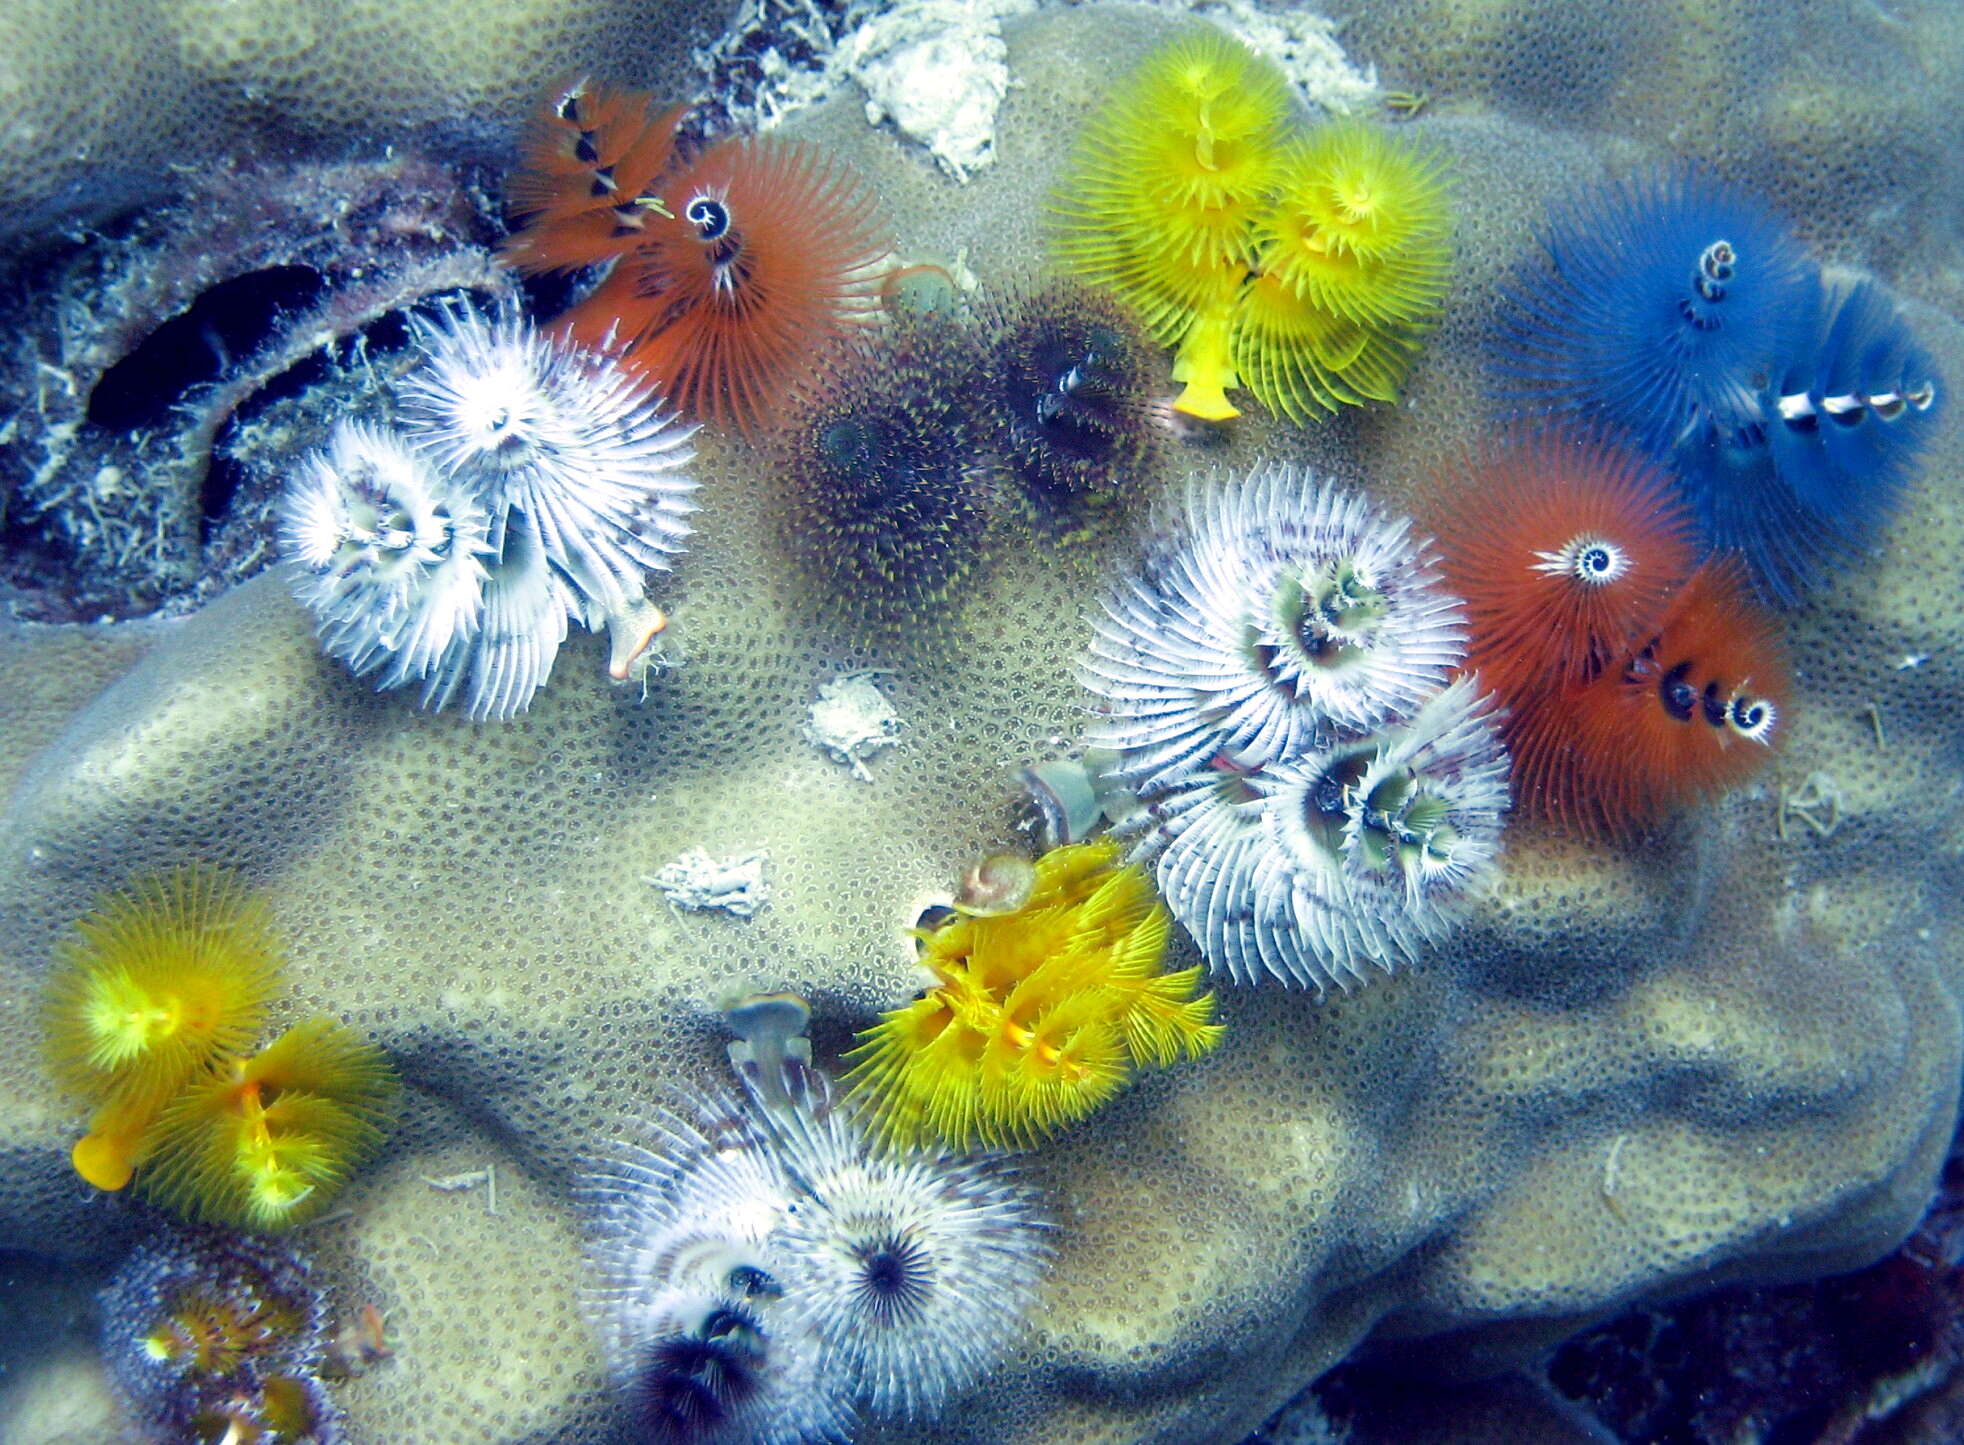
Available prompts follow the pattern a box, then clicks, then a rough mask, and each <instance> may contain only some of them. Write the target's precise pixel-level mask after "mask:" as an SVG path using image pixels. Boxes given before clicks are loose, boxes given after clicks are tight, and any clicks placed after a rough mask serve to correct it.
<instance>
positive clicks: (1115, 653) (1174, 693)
mask: <svg viewBox="0 0 1964 1445" xmlns="http://www.w3.org/2000/svg"><path fill="white" fill-rule="evenodd" d="M1092 625H1093V629H1094V635H1093V639H1092V644H1091V648H1090V651H1089V654H1088V655H1087V657H1086V658H1085V661H1084V663H1083V667H1082V676H1083V679H1084V683H1085V686H1086V687H1088V688H1089V689H1091V691H1092V692H1094V693H1095V694H1097V696H1098V699H1099V707H1100V716H1099V717H1098V719H1097V720H1096V722H1095V723H1094V724H1093V725H1092V727H1091V729H1090V738H1091V741H1092V743H1093V745H1094V746H1097V747H1101V748H1108V749H1110V750H1112V751H1113V752H1115V753H1117V754H1118V761H1117V763H1116V769H1117V771H1118V772H1120V773H1121V774H1123V775H1124V776H1126V777H1127V778H1129V779H1131V780H1133V781H1135V782H1136V783H1137V784H1138V785H1139V786H1141V787H1151V786H1153V785H1155V784H1159V783H1164V782H1167V781H1170V780H1173V779H1177V778H1179V777H1180V776H1182V775H1183V774H1185V773H1186V772H1188V771H1189V770H1191V769H1192V768H1194V767H1195V766H1197V765H1199V764H1202V763H1205V762H1206V761H1207V760H1208V759H1209V758H1211V757H1213V756H1214V755H1216V754H1220V755H1223V756H1225V757H1226V758H1227V759H1229V760H1231V761H1232V762H1233V763H1234V764H1235V765H1237V766H1247V767H1257V766H1260V765H1262V764H1264V763H1267V762H1271V761H1274V760H1275V759H1277V758H1282V757H1287V756H1293V755H1295V754H1298V753H1301V752H1303V751H1304V750H1306V749H1307V748H1309V747H1312V746H1315V745H1316V744H1318V743H1320V742H1323V741H1327V740H1329V739H1331V738H1333V737H1336V736H1337V735H1339V734H1341V733H1345V732H1366V731H1369V730H1370V729H1372V728H1374V727H1376V726H1378V725H1379V724H1381V723H1383V722H1386V721H1388V720H1391V719H1395V718H1402V717H1405V716H1408V715H1409V714H1410V713H1412V712H1413V711H1414V710H1415V709H1416V708H1417V707H1418V705H1419V704H1420V703H1421V702H1423V701H1424V700H1425V699H1426V698H1427V697H1428V696H1430V695H1431V694H1432V693H1434V692H1436V691H1437V690H1438V689H1439V687H1440V686H1441V685H1443V684H1444V682H1445V681H1446V679H1447V677H1448V676H1449V675H1450V674H1451V672H1452V670H1453V668H1454V667H1456V666H1457V665H1458V663H1459V661H1460V657H1461V653H1462V650H1463V647H1464V642H1465V637H1466V630H1465V623H1464V618H1463V614H1462V611H1461V608H1460V604H1459V602H1458V600H1457V599H1456V598H1454V597H1453V596H1452V595H1451V594H1450V593H1448V592H1446V591H1445V590H1444V588H1443V587H1442V586H1441V584H1440V579H1439V571H1438V566H1437V563H1436V560H1435V557H1434V554H1433V552H1432V550H1431V547H1430V544H1429V543H1427V542H1426V541H1424V540H1423V539H1421V538H1419V537H1416V536H1414V535H1413V532H1412V526H1411V523H1410V521H1409V520H1407V519H1405V518H1402V517H1396V516H1392V515H1389V514H1387V513H1384V512H1382V511H1380V510H1379V509H1378V508H1377V507H1375V506H1373V505H1372V504H1371V503H1370V502H1369V501H1368V500H1366V499H1365V498H1364V497H1363V496H1362V495H1360V494H1358V493H1355V492H1351V491H1347V490H1345V489H1344V488H1341V487H1339V486H1337V485H1336V484H1335V483H1333V482H1328V481H1321V480H1318V479H1317V478H1315V477H1314V476H1312V475H1311V474H1309V473H1307V472H1305V471H1303V470H1302V469H1300V468H1297V467H1294V466H1291V465H1288V464H1286V463H1270V464H1266V465H1263V466H1260V467H1257V468H1256V469H1255V470H1253V471H1252V472H1250V473H1248V474H1247V475H1245V476H1239V477H1235V476H1214V477H1210V478H1206V479H1203V480H1200V481H1196V482H1194V483H1192V484H1190V485H1189V487H1188V490H1187V494H1186V498H1185V502H1184V505H1183V506H1180V507H1176V508H1169V509H1167V510H1166V511H1165V512H1164V513H1163V514H1162V516H1161V517H1160V518H1159V519H1158V520H1157V522H1156V524H1155V527H1154V532H1153V535H1152V537H1151V538H1150V539H1149V541H1148V543H1147V545H1146V551H1145V556H1144V558H1143V560H1142V561H1141V562H1140V563H1139V564H1138V565H1137V566H1136V567H1135V568H1133V569H1130V570H1129V571H1128V572H1127V573H1126V575H1125V576H1124V577H1123V578H1122V579H1121V580H1120V581H1119V582H1118V583H1117V584H1116V585H1115V586H1113V587H1112V588H1111V589H1110V590H1109V591H1108V592H1107V593H1106V595H1105V596H1104V598H1103V599H1102V602H1101V605H1100V611H1099V612H1098V614H1096V615H1095V616H1094V617H1093V619H1092Z"/></svg>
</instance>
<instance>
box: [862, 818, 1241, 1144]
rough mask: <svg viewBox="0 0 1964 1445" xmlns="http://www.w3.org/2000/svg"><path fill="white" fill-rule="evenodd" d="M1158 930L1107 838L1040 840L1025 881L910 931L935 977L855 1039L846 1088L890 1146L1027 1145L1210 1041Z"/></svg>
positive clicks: (1131, 872) (1201, 1007) (1202, 1000)
mask: <svg viewBox="0 0 1964 1445" xmlns="http://www.w3.org/2000/svg"><path fill="white" fill-rule="evenodd" d="M1011 905H1013V906H1011ZM1167 930H1168V920H1167V917H1166V911H1165V909H1164V908H1162V907H1161V906H1160V904H1159V901H1158V900H1157V899H1156V898H1155V897H1154V896H1153V891H1152V884H1151V882H1150V881H1148V879H1147V878H1146V875H1145V872H1144V870H1142V869H1140V868H1138V867H1136V866H1132V865H1127V864H1121V863H1120V862H1119V858H1118V845H1117V844H1116V843H1115V842H1113V841H1111V840H1110V839H1101V840H1099V841H1097V842H1091V843H1074V844H1068V845H1066V846H1064V847H1062V848H1054V849H1052V850H1051V851H1050V852H1048V853H1046V854H1044V855H1043V856H1042V857H1041V858H1039V859H1037V860H1036V868H1035V873H1034V876H1033V877H1031V878H1030V879H1029V880H1028V892H1027V893H1024V892H1022V890H1021V889H1018V890H1017V896H1016V898H1014V899H1004V900H998V901H997V902H995V903H993V904H991V905H989V906H988V907H987V911H977V910H976V909H975V908H973V907H971V908H968V909H966V910H963V909H961V908H960V907H958V908H957V910H956V911H955V912H954V913H953V914H952V915H951V916H950V917H948V918H946V919H945V920H943V921H941V922H940V923H939V924H938V925H936V926H935V927H932V928H928V929H924V930H922V931H921V932H920V934H919V939H920V944H921V961H922V962H923V963H924V964H925V965H926V967H927V969H928V971H929V972H930V973H931V974H932V975H933V977H934V983H933V985H932V986H931V987H929V988H928V989H927V991H926V992H924V993H923V994H922V995H921V996H920V997H919V998H918V999H916V1000H915V1001H914V1002H912V1003H910V1004H907V1005H904V1006H903V1007H901V1008H897V1009H894V1010H891V1011H890V1012H888V1013H887V1014H886V1015H885V1016H884V1017H883V1018H882V1019H881V1020H880V1022H879V1023H878V1024H876V1025H874V1026H873V1027H872V1028H871V1029H868V1030H866V1031H865V1032H864V1033H863V1034H862V1035H861V1036H860V1037H861V1041H860V1044H859V1047H858V1048H857V1049H855V1050H854V1051H853V1053H852V1054H851V1055H850V1057H851V1059H852V1061H853V1067H852V1071H851V1073H849V1074H848V1075H847V1077H846V1083H847V1085H848V1086H849V1088H850V1091H851V1092H850V1095H849V1098H850V1099H851V1101H852V1103H853V1104H854V1105H855V1107H857V1108H859V1109H860V1110H862V1111H863V1112H864V1113H866V1114H867V1115H868V1116H869V1117H870V1118H871V1120H872V1122H873V1127H874V1129H875V1131H876V1132H877V1133H878V1134H879V1136H880V1137H881V1138H882V1139H883V1140H885V1141H887V1142H888V1143H890V1144H893V1145H897V1146H912V1145H921V1144H930V1143H937V1142H940V1143H946V1144H947V1145H949V1146H951V1147H953V1148H955V1149H966V1148H968V1147H969V1146H970V1145H971V1144H977V1143H979V1144H982V1145H986V1146H989V1147H992V1148H1000V1147H1005V1146H1028V1145H1030V1144H1032V1143H1034V1142H1036V1141H1037V1140H1040V1139H1042V1138H1044V1137H1045V1136H1046V1135H1049V1134H1052V1133H1055V1132H1056V1131H1057V1130H1058V1129H1060V1128H1062V1127H1064V1126H1065V1125H1067V1124H1070V1123H1073V1122H1075V1121H1076V1120H1078V1119H1082V1118H1083V1117H1085V1116H1086V1115H1087V1114H1089V1113H1091V1112H1092V1111H1093V1110H1094V1109H1096V1108H1097V1107H1098V1106H1099V1105H1100V1104H1102V1103H1104V1102H1105V1101H1106V1100H1108V1099H1110V1098H1111V1097H1112V1096H1113V1095H1114V1094H1116V1093H1118V1091H1119V1090H1120V1089H1121V1088H1123V1087H1124V1086H1125V1083H1126V1080H1127V1079H1128V1078H1129V1077H1130V1075H1131V1074H1132V1072H1133V1071H1134V1070H1135V1069H1138V1068H1141V1067H1144V1066H1145V1065H1148V1064H1159V1065H1165V1064H1172V1063H1175V1062H1177V1061H1178V1060H1180V1059H1183V1058H1187V1059H1190V1058H1196V1057H1198V1056H1199V1055H1201V1054H1204V1053H1206V1052H1208V1051H1209V1050H1210V1049H1212V1048H1213V1047H1214V1046H1215V1045H1216V1044H1218V1043H1219V1042H1220V1037H1221V1026H1220V1025H1219V1024H1216V1023H1215V1022H1214V1021H1213V1020H1214V1000H1213V996H1212V995H1211V994H1206V993H1200V992H1197V984H1198V980H1199V970H1197V969H1182V970H1180V971H1178V972H1175V973H1162V972H1161V971H1160V959H1161V956H1162V954H1163V953H1164V952H1165V949H1166V937H1167Z"/></svg>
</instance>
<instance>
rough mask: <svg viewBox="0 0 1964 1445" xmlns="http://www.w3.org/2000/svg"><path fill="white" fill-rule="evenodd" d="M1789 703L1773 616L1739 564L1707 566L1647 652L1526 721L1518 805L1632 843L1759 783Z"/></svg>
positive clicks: (1553, 697)
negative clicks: (1751, 593)
mask: <svg viewBox="0 0 1964 1445" xmlns="http://www.w3.org/2000/svg"><path fill="white" fill-rule="evenodd" d="M1789 695H1790V684H1789V681H1788V676H1787V668H1786V663H1785V660H1784V658H1783V656H1782V654H1781V650H1780V646H1779V643H1778V640H1777V636H1776V629H1775V626H1774V623H1773V621H1772V619H1770V618H1769V617H1768V616H1767V615H1766V614H1764V613H1763V612H1761V611H1760V610H1759V609H1758V608H1756V607H1755V606H1753V605H1752V604H1751V603H1750V602H1749V601H1747V600H1746V590H1745V581H1744V576H1743V574H1742V573H1741V572H1740V570H1739V568H1738V566H1737V565H1736V564H1735V563H1732V562H1720V563H1709V564H1707V565H1706V566H1704V567H1702V568H1700V569H1699V570H1698V571H1697V572H1696V573H1694V574H1693V575H1692V578H1691V580H1690V581H1688V582H1687V583H1685V585H1684V587H1683V588H1682V589H1680V590H1679V591H1678V593H1677V594H1676V595H1675V597H1673V599H1672V601H1671V604H1670V607H1669V610H1668V611H1667V613H1666V614H1665V617H1664V620H1663V622H1662V623H1661V624H1660V625H1659V627H1658V630H1657V633H1656V635H1655V636H1654V637H1653V638H1651V639H1650V640H1649V641H1648V643H1647V644H1646V645H1645V646H1644V647H1642V648H1641V649H1639V650H1638V651H1637V652H1635V653H1633V654H1632V655H1630V656H1629V657H1627V658H1625V659H1623V660H1622V661H1620V662H1618V663H1614V664H1612V665H1611V666H1609V667H1607V668H1606V669H1604V671H1603V672H1602V674H1601V675H1600V676H1598V677H1596V678H1595V679H1594V680H1592V681H1590V682H1586V683H1583V684H1581V685H1580V686H1576V687H1571V688H1567V689H1562V690H1558V691H1553V692H1550V693H1547V694H1546V695H1544V696H1542V697H1540V698H1539V699H1537V700H1535V701H1533V702H1532V703H1531V704H1529V705H1528V706H1527V707H1526V708H1524V709H1523V710H1522V711H1521V712H1519V713H1517V714H1516V716H1515V718H1514V720H1513V727H1512V735H1511V737H1510V739H1509V746H1510V748H1511V749H1512V751H1513V754H1514V786H1515V796H1516V799H1517V802H1518V803H1519V804H1521V805H1522V806H1525V807H1528V808H1530V809H1533V810H1534V811H1537V812H1540V813H1543V814H1545V815H1547V816H1550V817H1553V818H1556V819H1558V820H1560V821H1562V822H1564V823H1567V824H1569V825H1570V826H1572V827H1574V828H1576V829H1578V830H1579V831H1581V832H1582V833H1584V834H1585V835H1587V836H1589V837H1591V838H1601V837H1621V836H1628V835H1629V834H1632V833H1634V832H1637V831H1639V830H1640V829H1642V828H1645V827H1648V826H1650V825H1651V824H1654V823H1656V822H1658V821H1660V820H1662V819H1663V818H1665V817H1668V816H1669V815H1670V814H1671V813H1673V812H1675V811H1676V810H1678V809H1679V808H1681V807H1683V806H1684V805H1686V804H1687V803H1690V802H1693V801H1696V800H1697V799H1700V798H1705V797H1710V796H1713V795H1716V794H1719V793H1722V792H1725V791H1726V790H1728V789H1730V788H1734V787H1737V786H1738V785H1739V784H1740V783H1742V782H1744V781H1745V780H1746V779H1747V778H1748V777H1750V776H1751V775H1752V774H1753V773H1754V772H1755V771H1756V770H1757V769H1758V768H1759V767H1760V765H1761V764H1762V763H1763V762H1764V761H1765V760H1766V758H1767V756H1768V754H1769V753H1770V751H1771V749H1772V747H1773V746H1774V745H1776V744H1777V743H1778V742H1779V740H1780V738H1781V737H1782V736H1783V735H1784V732H1785V726H1786V718H1785V709H1786V707H1787V701H1788V697H1789Z"/></svg>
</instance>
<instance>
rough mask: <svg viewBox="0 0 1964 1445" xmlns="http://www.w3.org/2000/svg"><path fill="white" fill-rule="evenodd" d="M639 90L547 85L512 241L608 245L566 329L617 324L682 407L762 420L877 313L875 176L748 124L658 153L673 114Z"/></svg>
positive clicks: (735, 422)
mask: <svg viewBox="0 0 1964 1445" xmlns="http://www.w3.org/2000/svg"><path fill="white" fill-rule="evenodd" d="M648 106H649V99H648V97H646V96H644V95H639V94H635V93H632V92H619V91H612V90H607V89H604V88H596V87H593V86H590V85H587V84H585V83H582V84H580V85H577V86H574V87H573V88H571V89H569V90H566V91H562V92H560V93H559V94H557V95H555V96H554V97H553V99H552V101H551V103H550V105H549V106H548V110H547V114H546V116H545V117H544V118H543V119H542V120H541V121H540V122H539V125H540V133H541V138H540V139H539V140H538V141H536V142H535V144H534V146H533V147H532V149H531V151H530V152H529V167H528V169H527V170H525V171H523V172H522V173H521V174H520V175H519V177H518V178H517V179H515V180H514V182H513V201H514V207H515V209H516V210H517V211H518V212H519V216H520V219H521V221H522V223H523V224H522V225H521V227H520V229H519V230H518V232H517V233H516V234H515V235H514V237H513V238H512V240H511V241H510V243H509V244H508V245H507V247H506V257H507V259H509V260H510V261H511V262H512V263H513V264H514V265H515V266H517V267H519V268H520V269H521V270H564V269H571V268H575V267H578V266H583V265H587V264H591V263H594V262H598V261H611V262H612V263H613V267H612V270H611V271H609V273H608V274H607V276H606V278H605V279H604V280H602V281H601V283H600V284H599V285H598V286H596V287H595V288H594V289H593V291H592V292H591V294H589V295H588V296H587V297H586V298H585V299H584V300H583V301H581V302H580V303H579V304H578V305H576V306H575V307H574V308H573V309H572V310H571V312H569V313H568V318H567V322H568V326H569V329H570V331H571V334H572V335H573V336H575V337H577V338H579V339H580V340H582V341H584V342H586V343H587V344H589V345H593V346H598V347H611V346H612V345H613V344H614V343H615V342H616V340H618V341H619V342H620V344H621V345H622V347H623V348H624V350H623V360H624V361H625V363H626V364H627V365H629V366H630V367H632V368H633V369H634V370H635V371H637V372H639V373H641V374H643V375H647V376H651V377H653V378H656V379H658V380H659V382H660V384H661V385H662V387H663V388H664V390H665V391H666V392H667V393H668V395H669V396H671V397H672V398H673V399H674V400H675V402H676V404H677V405H678V406H680V407H681V408H682V409H683V410H684V411H685V412H687V413H688V414H689V415H691V416H694V417H698V418H700V419H702V420H705V421H708V422H711V423H712V424H714V425H716V426H718V427H734V428H736V429H738V430H740V431H742V432H745V433H747V434H750V435H753V436H755V435H759V434H761V433H762V432H763V431H764V430H766V429H767V428H766V424H767V422H768V421H769V420H770V418H771V416H772V413H773V412H774V411H775V409H776V407H777V406H778V404H779V403H780V402H781V401H782V400H783V399H784V397H785V395H786V393H787V391H788V390H789V388H790V387H791V385H792V384H793V383H794V382H795V381H797V380H798V379H799V375H800V373H801V371H802V369H803V368H804V367H806V366H808V365H810V364H811V363H813V362H814V361H817V360H818V359H820V358H821V357H822V356H823V355H824V354H825V353H826V352H827V351H828V350H829V349H831V348H832V347H834V346H836V345H837V344H839V343H840V342H841V341H842V340H843V339H844V338H845V337H846V336H848V335H849V334H850V333H851V332H853V331H854V330H856V329H858V328H859V327H861V326H864V325H865V324H867V323H868V322H870V321H872V320H873V319H874V318H875V316H876V314H877V300H878V285H879V280H880V266H881V263H882V262H883V261H885V260H886V258H887V256H888V254H889V253H890V251H891V249H892V245H891V242H890V240H889V239H888V236H887V233H886V230H885V227H884V224H883V222H882V221H881V220H880V218H879V215H878V211H877V207H876V204H875V201H874V198H873V195H872V192H871V191H870V190H869V189H868V188H867V187H866V186H865V184H864V183H863V182H861V181H860V180H858V179H857V178H856V177H855V176H853V175H852V174H851V173H850V172H849V171H847V170H845V169H843V168H842V167H840V166H839V165H838V164H837V162H835V161H834V160H832V159H831V158H829V157H827V156H824V155H822V154H820V153H819V152H817V151H814V150H812V149H810V148H808V147H805V146H801V145H798V144H796V143H793V142H788V141H783V140H779V139H775V138H772V137H761V138H760V137H755V136H750V137H741V138H734V137H733V138H730V139H726V140H722V141H719V142H717V143H716V144H714V145H711V146H709V147H708V148H707V149H705V150H703V151H702V153H701V154H700V155H698V156H696V157H695V158H693V159H691V160H685V161H683V162H681V163H680V164H676V165H670V164H669V161H670V159H671V156H670V138H671V136H672V133H673V130H674V126H675V120H676V117H675V115H674V113H673V112H665V113H664V114H663V115H661V116H659V117H656V118H652V119H651V118H650V117H649V115H648V113H647V112H648ZM610 158H612V159H610ZM623 163H625V169H623Z"/></svg>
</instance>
